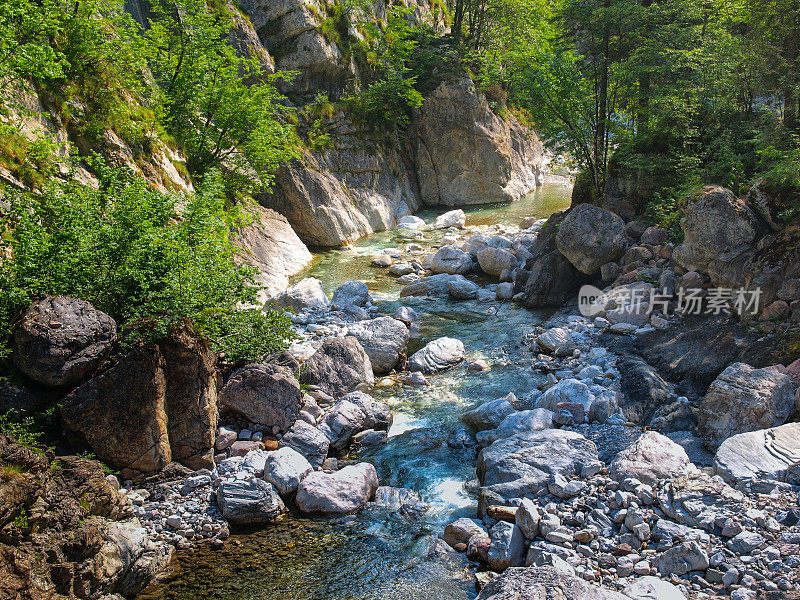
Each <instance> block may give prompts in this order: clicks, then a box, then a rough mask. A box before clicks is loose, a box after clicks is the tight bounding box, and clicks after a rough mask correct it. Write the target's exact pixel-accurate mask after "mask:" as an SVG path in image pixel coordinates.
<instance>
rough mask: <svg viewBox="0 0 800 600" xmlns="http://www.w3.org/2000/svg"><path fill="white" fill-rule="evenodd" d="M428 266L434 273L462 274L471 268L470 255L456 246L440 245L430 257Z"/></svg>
mask: <svg viewBox="0 0 800 600" xmlns="http://www.w3.org/2000/svg"><path fill="white" fill-rule="evenodd" d="M428 268H429V269H430V270H431V271H433V272H434V273H447V274H449V275H463V274H464V273H469V272H470V271H471V270H472V257H470V255H469V254H467V253H466V252H464V251H463V250H459V249H458V248H457V247H456V246H442V247H441V248H439V249H438V250H437V251H436V253H435V254H434V255H433V256H431V257H430V260H429V261H428Z"/></svg>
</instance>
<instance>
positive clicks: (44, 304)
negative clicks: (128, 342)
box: [12, 296, 117, 386]
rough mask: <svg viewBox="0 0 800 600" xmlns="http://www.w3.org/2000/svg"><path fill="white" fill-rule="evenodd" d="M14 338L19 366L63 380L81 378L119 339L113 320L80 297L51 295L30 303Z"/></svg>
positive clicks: (49, 380) (40, 377) (46, 380)
mask: <svg viewBox="0 0 800 600" xmlns="http://www.w3.org/2000/svg"><path fill="white" fill-rule="evenodd" d="M12 338H13V344H14V363H15V364H16V365H17V368H19V370H20V371H22V372H23V373H24V374H25V375H26V376H28V377H30V378H31V379H33V380H34V381H37V382H39V383H43V384H45V385H49V386H62V385H69V384H75V383H78V382H80V381H81V380H82V379H84V378H85V377H86V376H87V375H88V374H89V373H91V372H92V371H93V370H94V369H95V368H96V367H97V366H98V365H99V364H100V362H101V361H102V360H103V358H104V357H105V356H106V354H108V352H109V350H111V347H112V345H113V344H114V342H115V341H116V339H117V324H116V323H115V322H114V319H112V318H111V317H109V316H108V315H107V314H105V313H104V312H101V311H99V310H97V309H96V308H95V307H94V306H92V305H91V304H89V303H88V302H86V301H84V300H81V299H79V298H72V297H69V296H55V297H52V296H49V297H47V298H45V299H44V300H39V301H37V302H34V303H33V304H31V306H29V307H28V309H27V310H26V311H25V313H24V314H23V315H22V317H21V319H20V320H19V322H18V323H17V324H16V325H15V327H14V330H13V332H12Z"/></svg>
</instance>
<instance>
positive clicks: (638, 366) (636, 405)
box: [617, 355, 674, 423]
mask: <svg viewBox="0 0 800 600" xmlns="http://www.w3.org/2000/svg"><path fill="white" fill-rule="evenodd" d="M617 370H618V371H619V374H620V387H621V388H622V400H621V403H620V408H621V409H622V412H623V414H624V415H625V417H626V418H627V419H628V420H629V421H632V422H634V423H644V422H647V421H648V420H649V419H650V417H651V416H652V415H653V413H654V412H655V411H656V410H657V409H658V408H660V407H662V406H664V405H666V404H668V403H669V400H670V399H671V398H673V397H674V394H673V393H672V389H671V388H670V386H669V383H667V382H666V381H665V380H664V378H663V377H661V375H659V373H658V371H657V370H656V369H654V368H653V367H651V366H650V365H648V364H647V363H646V362H645V361H643V360H642V359H641V358H639V357H637V356H631V355H626V356H622V357H620V358H619V360H617Z"/></svg>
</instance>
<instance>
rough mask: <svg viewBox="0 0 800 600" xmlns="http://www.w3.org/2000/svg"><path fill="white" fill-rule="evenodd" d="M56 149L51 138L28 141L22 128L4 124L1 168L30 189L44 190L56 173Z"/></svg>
mask: <svg viewBox="0 0 800 600" xmlns="http://www.w3.org/2000/svg"><path fill="white" fill-rule="evenodd" d="M56 152H57V150H56V147H55V144H54V143H53V141H52V140H51V139H50V137H48V136H47V135H39V136H37V137H36V138H34V139H29V138H28V137H26V136H25V135H24V134H23V133H22V131H21V130H20V127H19V125H18V124H16V123H14V122H11V121H9V122H5V123H2V122H0V164H3V165H5V166H6V167H7V168H8V169H9V171H10V172H11V174H12V175H13V176H14V177H16V178H17V179H19V180H20V181H21V182H22V183H23V184H24V185H26V186H28V187H30V188H38V187H41V186H42V185H43V184H44V182H45V181H46V180H47V178H48V177H52V176H53V175H54V174H55V170H56V160H55V156H56Z"/></svg>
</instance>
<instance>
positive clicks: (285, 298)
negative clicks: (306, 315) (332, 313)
mask: <svg viewBox="0 0 800 600" xmlns="http://www.w3.org/2000/svg"><path fill="white" fill-rule="evenodd" d="M275 304H277V305H278V306H282V307H283V308H288V309H290V310H293V311H295V312H303V311H304V310H309V309H314V308H327V307H328V305H329V302H328V297H327V296H326V295H325V292H324V291H323V289H322V283H321V282H320V280H319V279H316V278H315V277H306V278H305V279H303V280H301V281H298V282H297V283H296V284H294V285H293V286H291V287H290V288H288V289H286V290H284V291H283V293H281V294H280V295H279V296H277V297H276V298H275Z"/></svg>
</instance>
